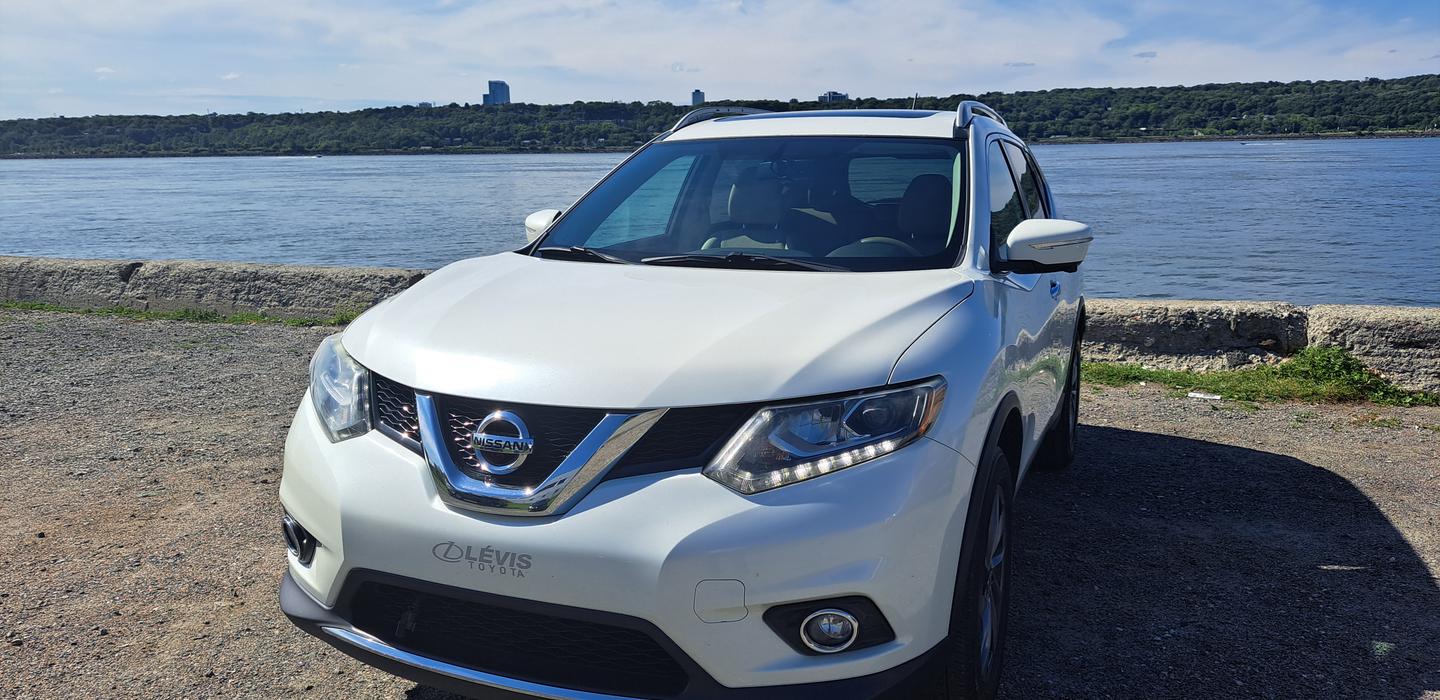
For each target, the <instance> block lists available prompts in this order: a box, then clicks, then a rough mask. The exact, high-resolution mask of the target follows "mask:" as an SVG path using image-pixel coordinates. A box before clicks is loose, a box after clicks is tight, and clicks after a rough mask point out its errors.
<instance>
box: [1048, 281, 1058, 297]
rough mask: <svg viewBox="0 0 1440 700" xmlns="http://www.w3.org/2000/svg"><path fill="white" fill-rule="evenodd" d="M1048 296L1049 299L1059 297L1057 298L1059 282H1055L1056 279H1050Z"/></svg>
mask: <svg viewBox="0 0 1440 700" xmlns="http://www.w3.org/2000/svg"><path fill="white" fill-rule="evenodd" d="M1050 298H1051V299H1059V298H1060V283H1059V282H1056V281H1054V280H1051V281H1050Z"/></svg>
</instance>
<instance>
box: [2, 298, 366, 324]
mask: <svg viewBox="0 0 1440 700" xmlns="http://www.w3.org/2000/svg"><path fill="white" fill-rule="evenodd" d="M0 309H19V310H21V311H55V312H60V313H71V314H91V315H95V316H119V317H122V318H135V319H142V320H161V321H191V322H194V323H237V324H256V323H278V324H282V325H286V326H343V325H345V324H347V323H349V322H351V321H353V320H355V317H356V316H359V315H360V312H358V311H342V312H339V313H337V314H335V315H334V316H330V317H328V318H277V317H275V316H266V315H264V314H256V313H240V314H222V313H218V312H215V311H198V310H194V309H182V310H179V311H141V310H139V309H127V308H125V307H122V306H108V307H103V308H98V309H79V308H71V307H68V306H56V305H54V304H42V303H39V302H33V301H7V302H3V303H0Z"/></svg>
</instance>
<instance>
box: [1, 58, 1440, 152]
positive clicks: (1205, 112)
mask: <svg viewBox="0 0 1440 700" xmlns="http://www.w3.org/2000/svg"><path fill="white" fill-rule="evenodd" d="M972 97H973V98H976V99H980V100H982V101H984V102H986V103H988V104H990V105H991V106H993V107H995V108H996V109H998V110H999V111H1000V112H1001V114H1003V115H1004V116H1005V118H1006V119H1007V120H1008V121H1009V123H1010V126H1011V128H1013V129H1014V130H1015V131H1016V132H1017V133H1019V134H1020V135H1021V136H1022V137H1024V138H1027V139H1053V138H1062V137H1064V138H1085V139H1130V138H1155V137H1160V138H1175V137H1216V136H1258V135H1304V134H1347V133H1348V134H1356V133H1375V132H1421V131H1436V130H1437V129H1440V75H1418V76H1412V77H1409V78H1398V79H1394V80H1380V79H1376V78H1371V79H1367V80H1325V81H1317V82H1311V81H1298V82H1292V83H1275V82H1269V83H1227V84H1220V85H1196V86H1193V87H1144V88H1067V89H1061V90H1041V91H1037V92H1016V93H986V94H983V95H978V96H972V95H951V96H949V97H922V98H920V99H919V100H918V101H917V102H916V106H917V107H920V108H922V109H953V108H954V106H955V105H956V104H957V102H958V101H959V100H961V99H969V98H972ZM727 104H744V105H747V106H752V107H763V108H766V109H771V110H799V109H822V108H847V107H862V108H871V107H892V108H893V107H909V106H910V105H911V99H910V98H908V97H907V98H891V99H877V98H864V99H856V100H850V101H848V102H838V103H829V104H824V105H822V104H819V103H816V102H798V101H793V100H792V101H790V102H780V101H746V102H733V103H727ZM689 109H690V108H689V107H679V106H675V105H671V104H669V103H666V102H651V103H640V102H630V103H622V102H576V103H573V104H565V105H534V104H511V105H503V106H491V107H482V106H480V105H470V104H466V105H460V104H450V105H444V106H434V107H417V106H403V107H385V108H379V109H364V110H360V111H356V112H314V113H298V114H292V113H287V114H256V113H250V114H208V115H183V116H170V117H162V116H95V117H54V118H48V119H13V120H6V121H0V156H4V157H76V156H140V155H240V154H345V153H395V152H435V151H438V152H477V151H514V150H531V149H534V150H553V151H579V150H613V149H621V150H624V149H630V148H633V147H635V146H636V145H638V144H640V143H643V142H644V141H645V140H647V139H649V138H650V137H651V136H653V135H655V134H656V133H658V132H660V131H663V130H664V129H666V128H667V127H669V126H670V125H671V124H673V123H674V121H675V120H676V119H677V118H679V116H680V115H682V114H684V113H685V112H686V111H688V110H689Z"/></svg>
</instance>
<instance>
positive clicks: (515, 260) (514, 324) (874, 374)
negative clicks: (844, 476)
mask: <svg viewBox="0 0 1440 700" xmlns="http://www.w3.org/2000/svg"><path fill="white" fill-rule="evenodd" d="M973 288H974V285H973V283H972V282H970V281H968V280H967V279H965V277H964V276H962V274H961V273H960V272H958V271H956V270H918V271H907V272H865V273H855V272H837V273H831V272H779V271H768V270H765V271H761V270H755V271H752V270H728V269H709V268H687V267H654V266H647V265H610V264H600V263H586V262H570V261H562V260H544V259H540V258H532V257H527V256H524V255H517V254H515V253H502V254H500V255H493V256H489V257H485V258H474V259H470V260H464V261H461V262H457V263H454V264H452V265H449V266H447V267H445V268H443V269H441V270H438V271H436V272H435V273H433V274H431V275H429V276H428V277H426V278H425V279H424V280H422V281H421V282H420V283H418V284H416V285H415V286H414V287H412V288H411V289H409V290H407V291H405V292H404V293H402V294H400V295H398V296H396V297H393V298H391V299H390V300H388V301H386V302H384V303H382V304H380V305H379V306H376V307H375V308H373V309H371V310H370V311H368V312H366V313H365V314H364V315H362V316H361V317H360V318H359V319H356V321H355V322H354V323H352V324H351V325H350V327H349V328H348V329H346V331H345V335H344V341H343V342H344V345H345V348H346V350H347V351H349V352H350V354H351V355H352V356H353V357H355V359H356V360H358V361H359V362H360V363H361V364H363V365H365V366H366V367H369V368H370V369H371V370H373V371H375V372H377V373H379V374H381V375H383V376H385V377H388V378H390V379H394V380H396V381H399V382H404V383H405V384H409V385H411V386H414V387H416V388H418V389H422V390H426V391H433V392H436V393H443V394H453V395H459V396H469V397H474V398H484V399H490V400H496V401H507V402H516V403H530V404H546V405H559V406H576V407H594V408H659V407H675V406H698V405H708V404H722V403H744V402H753V401H768V400H775V399H784V398H796V397H802V396H813V395H818V394H827V393H834V392H842V391H851V390H855V389H863V388H867V387H873V386H880V385H883V384H885V383H886V382H887V381H888V379H889V376H890V372H891V369H892V368H893V367H894V366H895V363H896V361H897V360H898V359H899V358H900V355H901V353H903V352H904V351H905V349H906V348H908V347H909V346H910V344H911V343H912V342H914V341H915V339H916V338H917V337H919V336H920V334H921V333H923V332H924V331H925V329H927V328H929V327H930V325H931V324H933V323H934V322H935V321H936V320H937V319H939V318H940V317H941V316H943V315H944V314H945V312H947V311H949V310H950V309H951V308H953V307H954V306H955V305H956V304H958V303H960V302H961V301H963V300H964V299H965V298H966V297H967V296H969V295H970V292H971V291H972V289H973Z"/></svg>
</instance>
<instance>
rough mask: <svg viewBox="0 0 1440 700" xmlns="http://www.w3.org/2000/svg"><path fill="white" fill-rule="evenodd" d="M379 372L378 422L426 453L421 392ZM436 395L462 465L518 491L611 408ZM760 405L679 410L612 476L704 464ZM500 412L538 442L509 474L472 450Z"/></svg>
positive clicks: (544, 473)
mask: <svg viewBox="0 0 1440 700" xmlns="http://www.w3.org/2000/svg"><path fill="white" fill-rule="evenodd" d="M371 376H372V378H373V382H374V393H375V420H376V424H377V425H378V426H379V427H380V428H381V430H382V432H384V433H385V434H386V435H389V436H390V437H392V438H394V439H396V440H398V441H399V442H400V443H401V444H404V445H405V446H406V447H409V448H410V449H412V450H415V451H416V452H420V451H421V448H420V421H419V418H418V416H417V415H416V412H415V391H414V390H413V389H411V388H410V387H408V386H405V385H404V384H401V383H399V382H397V381H394V380H391V379H387V378H385V377H382V376H380V375H378V374H374V375H371ZM435 400H436V405H437V410H439V412H440V422H441V425H442V427H443V428H444V431H445V434H444V435H443V436H441V438H442V441H443V442H444V443H445V446H446V448H447V449H449V450H450V457H451V458H452V459H454V460H455V463H456V465H458V466H459V467H460V469H461V470H462V471H464V472H465V474H466V475H467V476H469V477H471V478H472V479H479V480H481V481H485V482H487V483H491V484H496V485H500V486H508V487H518V488H525V487H532V486H537V485H539V484H540V482H542V481H544V480H545V478H546V477H548V476H550V474H551V473H553V472H554V471H555V468H556V467H558V466H560V463H561V462H563V461H564V460H565V458H566V457H568V456H570V453H571V452H573V451H574V450H575V446H576V445H578V444H580V441H581V440H583V439H585V436H586V435H588V434H589V433H590V431H591V430H593V429H594V428H595V426H596V425H598V424H599V423H600V420H601V419H602V418H604V417H605V413H606V411H604V410H601V409H593V408H567V407H559V406H536V405H528V404H512V403H501V402H498V401H486V400H483V399H469V398H463V397H457V396H444V395H440V394H436V395H435ZM758 407H759V405H758V404H731V405H726V406H700V407H692V408H672V409H670V410H669V411H667V412H666V413H665V416H664V417H663V418H661V419H660V421H659V422H658V423H656V424H655V425H654V427H652V428H651V429H650V430H649V432H647V433H645V436H644V437H642V438H640V441H639V442H637V443H636V444H635V445H634V446H633V447H631V448H630V450H629V451H628V452H626V453H625V456H624V457H622V458H621V459H620V461H619V462H617V463H616V464H615V466H614V467H613V468H612V469H611V470H610V472H609V473H608V474H606V476H605V478H607V479H620V478H624V477H627V476H637V475H640V474H653V473H656V472H664V471H671V470H674V469H693V468H697V467H703V466H705V465H706V464H708V463H709V462H710V460H711V459H712V458H713V457H714V456H715V453H716V452H718V451H719V450H720V448H721V447H723V446H724V445H725V441H726V440H728V439H729V438H730V436H732V435H734V434H735V432H736V431H737V430H739V429H740V427H741V426H742V425H744V423H745V421H746V420H747V419H748V418H750V417H751V416H753V415H754V414H755V411H756V410H757V408H758ZM499 410H505V411H510V412H512V413H515V414H516V415H518V416H520V419H521V420H523V421H525V426H526V427H527V428H528V429H529V430H530V435H531V437H533V438H534V440H535V451H534V452H532V453H531V454H530V455H529V456H528V457H526V459H525V463H524V464H522V465H521V466H520V468H519V469H517V470H515V471H514V472H511V473H509V474H503V475H496V474H489V473H486V472H484V471H481V469H480V463H479V461H478V460H477V459H476V458H475V453H474V452H473V451H472V450H471V448H470V436H471V434H472V433H474V432H475V428H476V426H478V425H479V424H480V421H481V420H483V419H484V418H485V416H488V415H490V414H491V413H494V412H495V411H499Z"/></svg>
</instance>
